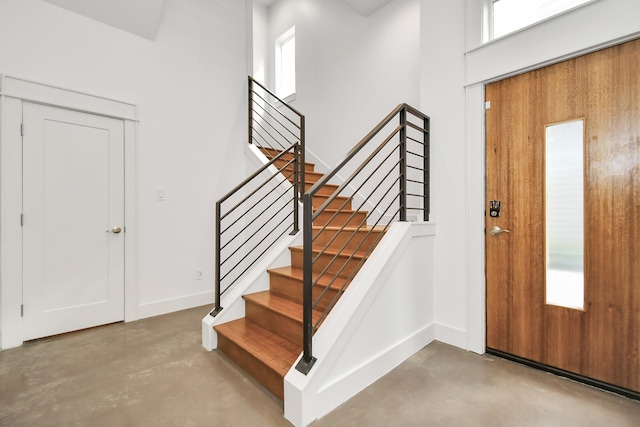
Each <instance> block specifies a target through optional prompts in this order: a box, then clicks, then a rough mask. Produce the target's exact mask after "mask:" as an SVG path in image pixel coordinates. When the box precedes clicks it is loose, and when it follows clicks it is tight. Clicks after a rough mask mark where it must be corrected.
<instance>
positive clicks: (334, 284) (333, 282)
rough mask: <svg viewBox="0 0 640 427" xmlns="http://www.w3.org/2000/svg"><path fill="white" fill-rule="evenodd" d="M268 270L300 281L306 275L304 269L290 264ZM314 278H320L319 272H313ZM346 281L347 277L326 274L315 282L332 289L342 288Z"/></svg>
mask: <svg viewBox="0 0 640 427" xmlns="http://www.w3.org/2000/svg"><path fill="white" fill-rule="evenodd" d="M267 271H268V272H269V273H271V274H277V275H279V276H284V277H291V278H293V279H296V280H300V281H302V280H303V277H304V271H302V269H300V268H295V267H292V266H290V265H289V266H286V267H277V268H270V269H269V270H267ZM313 280H318V273H317V272H314V273H313ZM345 282H346V279H345V278H344V277H340V276H338V277H336V278H333V277H331V276H327V275H326V274H325V275H323V276H322V277H320V279H319V280H318V281H317V282H316V283H315V285H319V286H324V287H327V286H331V288H332V289H336V290H340V289H341V288H342V287H343V286H344V285H345Z"/></svg>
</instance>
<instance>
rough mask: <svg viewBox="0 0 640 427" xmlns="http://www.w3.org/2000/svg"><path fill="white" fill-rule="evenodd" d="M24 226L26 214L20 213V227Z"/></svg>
mask: <svg viewBox="0 0 640 427" xmlns="http://www.w3.org/2000/svg"><path fill="white" fill-rule="evenodd" d="M23 226H24V214H20V227H23Z"/></svg>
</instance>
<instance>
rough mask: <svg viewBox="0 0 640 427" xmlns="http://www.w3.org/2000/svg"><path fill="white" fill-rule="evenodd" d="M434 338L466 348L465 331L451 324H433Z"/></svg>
mask: <svg viewBox="0 0 640 427" xmlns="http://www.w3.org/2000/svg"><path fill="white" fill-rule="evenodd" d="M435 340H436V341H440V342H443V343H445V344H449V345H452V346H454V347H458V348H461V349H464V350H468V348H467V333H466V332H465V331H463V330H461V329H457V328H454V327H452V326H448V325H443V324H442V323H436V324H435Z"/></svg>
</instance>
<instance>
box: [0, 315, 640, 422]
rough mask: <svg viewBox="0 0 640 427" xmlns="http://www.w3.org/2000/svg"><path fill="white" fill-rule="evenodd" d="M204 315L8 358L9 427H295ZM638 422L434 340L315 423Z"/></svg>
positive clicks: (535, 374)
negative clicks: (214, 339) (212, 339)
mask: <svg viewBox="0 0 640 427" xmlns="http://www.w3.org/2000/svg"><path fill="white" fill-rule="evenodd" d="M206 311H207V309H206V308H199V309H192V310H186V311H183V312H179V313H173V314H169V315H165V316H159V317H155V318H150V319H144V320H141V321H138V322H132V323H127V324H122V323H121V324H114V325H108V326H104V327H100V328H95V329H91V330H86V331H80V332H76V333H72V334H67V335H61V336H57V337H52V338H47V339H43V340H38V341H34V342H30V343H27V344H25V345H24V346H22V347H21V348H17V349H11V350H6V351H3V352H0V425H2V426H154V427H157V426H216V427H217V426H288V425H290V424H289V423H288V422H287V421H286V420H285V419H284V417H283V415H282V403H281V402H280V401H278V400H277V399H275V398H274V397H273V396H272V395H270V394H269V393H268V392H266V391H265V390H264V389H263V388H261V387H260V386H258V385H257V384H256V383H255V382H254V381H253V380H252V379H251V378H249V377H247V375H246V374H245V373H244V372H242V371H240V370H239V369H237V368H236V367H235V366H234V365H233V364H232V363H231V362H229V360H228V359H226V358H225V357H224V356H222V355H220V354H218V353H216V352H212V353H209V352H207V351H206V350H204V349H203V348H202V347H201V345H200V319H201V317H202V315H203V314H204V313H206ZM325 426H456V427H457V426H492V427H493V426H518V427H523V426H545V427H546V426H563V427H566V426H580V427H589V426H594V427H595V426H598V427H601V426H634V427H638V426H640V402H638V401H633V400H629V399H626V398H624V397H621V396H618V395H615V394H611V393H607V392H603V391H600V390H597V389H594V388H591V387H588V386H585V385H582V384H578V383H575V382H572V381H569V380H566V379H562V378H559V377H555V376H553V375H551V374H547V373H544V372H540V371H536V370H534V369H531V368H528V367H524V366H520V365H517V364H515V363H512V362H508V361H505V360H502V359H499V358H496V357H491V356H480V355H477V354H473V353H468V352H466V351H463V350H460V349H457V348H453V347H450V346H447V345H445V344H440V343H432V344H430V345H429V346H427V347H425V348H424V349H423V350H421V351H420V352H418V353H417V354H415V355H414V356H413V357H411V358H410V359H409V360H407V361H406V362H404V363H403V364H402V365H400V366H399V367H397V368H396V369H395V370H393V371H392V372H391V373H389V374H388V375H386V376H385V377H383V378H382V379H381V380H380V381H378V382H377V383H375V384H374V385H372V386H370V387H368V388H367V389H365V390H364V391H362V392H361V393H360V394H358V395H356V396H355V397H353V398H352V399H351V400H349V401H348V402H346V403H345V404H343V405H342V406H341V407H339V408H338V409H336V410H335V411H334V412H332V413H330V414H328V415H327V416H325V417H323V418H322V419H320V420H318V421H316V422H314V423H313V427H325Z"/></svg>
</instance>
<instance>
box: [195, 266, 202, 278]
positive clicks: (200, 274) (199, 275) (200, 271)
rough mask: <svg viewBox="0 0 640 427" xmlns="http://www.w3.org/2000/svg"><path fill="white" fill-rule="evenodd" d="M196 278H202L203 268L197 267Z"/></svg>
mask: <svg viewBox="0 0 640 427" xmlns="http://www.w3.org/2000/svg"><path fill="white" fill-rule="evenodd" d="M196 280H202V269H201V268H196Z"/></svg>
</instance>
